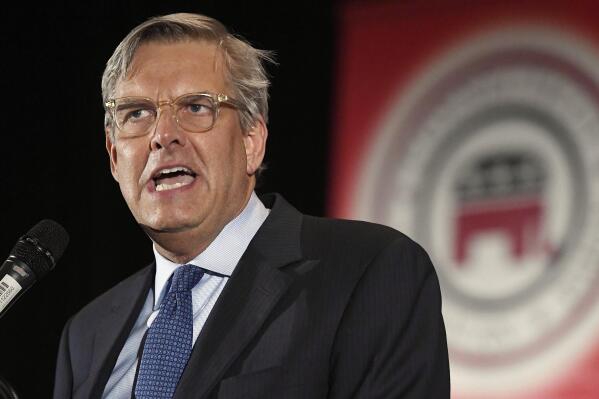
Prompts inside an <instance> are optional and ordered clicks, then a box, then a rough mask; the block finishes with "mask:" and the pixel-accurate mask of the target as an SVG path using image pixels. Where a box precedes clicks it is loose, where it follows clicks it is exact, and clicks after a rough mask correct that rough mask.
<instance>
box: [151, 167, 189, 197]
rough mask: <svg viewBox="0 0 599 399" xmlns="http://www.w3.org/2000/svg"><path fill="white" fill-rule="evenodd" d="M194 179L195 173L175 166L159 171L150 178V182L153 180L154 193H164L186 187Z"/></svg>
mask: <svg viewBox="0 0 599 399" xmlns="http://www.w3.org/2000/svg"><path fill="white" fill-rule="evenodd" d="M195 178H196V173H195V172H194V171H192V170H191V169H188V168H186V167H184V166H175V167H173V168H165V169H161V170H159V171H158V173H156V174H155V175H154V176H153V177H152V180H154V187H156V191H166V190H174V189H176V188H179V187H183V186H187V185H189V184H191V183H193V181H194V180H195Z"/></svg>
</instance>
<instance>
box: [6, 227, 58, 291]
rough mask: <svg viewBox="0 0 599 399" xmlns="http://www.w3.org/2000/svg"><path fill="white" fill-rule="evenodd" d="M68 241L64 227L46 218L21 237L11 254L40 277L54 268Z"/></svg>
mask: <svg viewBox="0 0 599 399" xmlns="http://www.w3.org/2000/svg"><path fill="white" fill-rule="evenodd" d="M68 243H69V234H68V233H67V231H66V230H65V229H64V227H62V226H61V225H60V224H58V223H56V222H55V221H53V220H50V219H44V220H42V221H40V222H39V223H38V224H36V225H35V226H33V227H32V228H31V229H30V230H29V231H28V232H27V233H26V234H25V235H23V236H22V237H21V238H20V239H19V241H18V242H17V243H16V244H15V246H14V247H13V249H12V251H11V252H10V254H11V255H13V256H15V257H16V258H17V259H19V260H21V261H22V262H23V263H25V264H26V265H28V266H29V267H30V268H31V269H32V270H33V272H34V273H35V275H36V277H37V278H38V279H39V278H40V277H42V276H43V275H45V274H46V273H47V272H49V271H50V270H52V269H53V268H54V266H55V265H56V262H57V261H58V259H59V258H60V257H61V256H62V254H63V253H64V250H65V249H66V247H67V245H68Z"/></svg>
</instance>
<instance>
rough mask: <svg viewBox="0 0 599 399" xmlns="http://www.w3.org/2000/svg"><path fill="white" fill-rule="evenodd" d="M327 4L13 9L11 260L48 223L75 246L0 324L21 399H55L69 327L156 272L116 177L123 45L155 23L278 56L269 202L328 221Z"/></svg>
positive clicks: (7, 372) (330, 55)
mask: <svg viewBox="0 0 599 399" xmlns="http://www.w3.org/2000/svg"><path fill="white" fill-rule="evenodd" d="M337 8H338V6H335V5H333V4H329V3H325V2H315V3H306V2H277V1H273V2H262V3H260V2H254V1H251V2H221V1H195V2H183V1H163V2H161V3H160V4H158V3H157V2H156V3H155V4H154V3H151V2H143V1H137V2H116V1H115V2H101V3H91V2H90V3H89V4H88V3H87V2H82V3H80V4H72V5H68V4H41V5H39V4H36V3H34V2H20V3H18V4H15V5H14V6H13V7H12V9H11V10H9V9H7V8H4V10H3V18H2V23H1V24H0V40H1V43H2V44H1V47H0V49H1V51H2V62H1V63H0V79H1V85H2V91H1V96H2V113H1V117H0V130H1V132H0V138H1V140H2V150H1V151H2V157H1V160H2V161H1V162H2V164H1V166H2V172H1V176H2V177H1V178H0V183H1V186H2V195H1V198H2V200H1V201H2V202H1V205H2V206H1V209H2V211H3V217H2V221H3V226H2V229H0V235H1V236H0V250H1V251H0V256H2V257H3V258H2V259H5V258H6V256H7V255H8V254H9V252H10V250H11V248H12V246H13V245H14V243H15V241H16V240H17V238H18V237H19V236H20V235H21V234H23V233H25V232H26V231H27V230H28V229H29V228H30V227H32V226H33V225H34V224H35V223H37V222H38V221H39V220H41V219H43V218H51V219H54V220H56V221H58V222H59V223H61V224H62V225H63V226H64V227H65V228H66V229H67V231H68V232H69V233H70V236H71V242H70V244H69V247H68V249H67V251H66V253H65V254H64V256H63V258H62V259H61V261H60V262H59V264H58V266H57V268H56V269H55V270H54V271H53V272H51V273H50V274H48V275H47V276H46V277H45V278H44V280H43V281H41V282H39V283H38V284H36V285H35V286H34V287H33V288H32V289H31V290H30V291H29V292H27V294H26V295H24V296H23V297H22V298H21V300H20V301H19V302H18V303H16V305H14V306H13V307H12V308H11V309H10V311H9V312H8V313H7V314H6V315H5V316H4V317H3V318H2V319H1V320H0V342H1V343H2V348H1V349H0V350H1V353H2V360H3V361H2V362H0V375H1V376H3V377H4V378H6V379H7V380H8V381H10V382H11V383H12V384H13V385H14V386H15V387H16V389H17V391H19V393H20V394H21V396H22V397H23V398H49V397H51V391H52V386H53V376H54V361H55V357H56V352H57V348H58V341H59V337H60V333H61V330H62V327H63V325H64V323H65V322H66V321H67V319H68V318H69V317H70V316H71V315H72V314H74V313H75V312H76V311H77V310H79V309H80V308H81V307H82V306H84V305H85V304H86V303H88V302H89V301H90V300H91V299H93V298H94V297H96V296H98V295H99V294H100V293H102V292H103V291H105V290H106V289H108V288H110V287H111V286H113V285H114V284H116V283H117V282H118V281H120V280H121V279H123V278H124V277H126V276H128V275H130V274H132V273H133V272H134V271H136V270H138V269H139V268H141V267H143V266H145V265H146V264H147V263H149V262H150V261H151V260H152V256H153V255H152V250H151V242H150V240H149V239H148V238H146V236H145V235H144V234H143V233H142V231H141V229H140V228H139V227H138V226H137V225H136V224H135V222H134V220H133V218H132V216H131V215H130V213H129V210H128V208H127V207H126V204H125V202H124V200H123V199H122V197H121V194H120V191H119V189H118V186H117V184H116V183H115V182H114V181H113V180H112V177H111V175H110V172H109V168H108V157H107V155H106V152H105V149H104V136H103V130H102V123H103V109H102V105H101V94H100V77H101V74H102V71H103V69H104V65H105V62H106V60H107V59H108V58H109V56H110V55H111V54H112V51H113V49H114V48H115V47H116V45H117V44H118V43H119V42H120V40H121V39H122V38H123V37H124V36H125V35H126V34H127V33H128V32H129V30H131V29H132V28H133V27H134V26H135V25H137V24H139V23H141V22H143V21H144V20H146V19H147V18H149V17H151V16H154V15H160V14H167V13H172V12H182V11H185V12H199V13H205V14H207V15H210V16H212V17H215V18H217V19H219V20H220V21H222V22H223V23H225V25H227V26H228V27H229V28H231V30H232V31H233V32H235V33H237V34H240V35H242V36H244V37H246V38H247V39H248V40H250V41H251V42H252V43H253V44H254V45H255V46H257V47H260V48H264V49H270V50H274V51H275V52H276V58H277V60H278V63H279V65H277V66H273V67H270V68H269V71H270V74H271V75H272V83H273V85H272V89H271V102H270V104H271V112H270V123H269V132H270V134H269V140H268V147H267V156H266V162H267V165H268V170H267V171H266V173H265V174H264V176H263V181H262V184H261V187H259V189H258V192H270V191H278V192H280V193H282V194H283V195H284V196H285V197H286V198H287V199H288V200H289V201H290V202H291V203H292V204H294V205H295V206H296V207H298V208H299V209H300V210H302V211H304V212H306V213H311V214H316V215H323V214H325V213H326V191H327V182H328V181H329V179H330V178H331V177H330V176H328V172H327V164H328V161H327V157H328V152H329V134H330V131H331V128H332V126H331V125H332V123H331V119H332V118H331V115H332V112H331V110H332V109H333V105H334V101H333V95H332V93H333V90H334V69H335V65H334V59H335V52H336V50H335V39H334V37H335V20H336V18H335V15H336V10H337Z"/></svg>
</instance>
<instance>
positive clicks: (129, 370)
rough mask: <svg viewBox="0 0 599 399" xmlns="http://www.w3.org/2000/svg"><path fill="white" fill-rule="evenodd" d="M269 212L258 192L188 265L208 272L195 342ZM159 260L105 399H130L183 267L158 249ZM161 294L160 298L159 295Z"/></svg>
mask: <svg viewBox="0 0 599 399" xmlns="http://www.w3.org/2000/svg"><path fill="white" fill-rule="evenodd" d="M268 213H269V210H268V209H266V208H265V207H264V205H263V204H262V202H260V200H259V199H258V197H257V196H256V194H255V193H252V195H251V197H250V200H249V201H248V203H247V205H246V207H245V208H244V210H243V211H242V212H241V213H240V214H239V215H238V216H237V217H236V218H235V219H233V220H231V221H230V222H229V223H228V224H227V225H226V226H225V227H224V228H223V230H222V231H221V232H220V234H219V235H218V236H217V237H216V238H215V239H214V241H212V243H211V244H210V245H209V246H208V247H207V248H206V249H205V250H204V251H203V252H202V253H200V254H199V255H198V256H197V257H195V258H194V259H193V260H191V261H190V262H188V264H192V265H195V266H198V267H201V268H202V269H204V270H205V273H204V275H203V276H202V279H201V280H200V282H199V283H198V284H197V285H196V286H195V287H194V288H193V289H192V290H191V300H192V311H193V343H195V342H196V339H197V338H198V335H200V331H201V330H202V327H203V326H204V323H205V322H206V319H207V318H208V315H209V314H210V311H211V310H212V308H213V307H214V304H215V303H216V300H217V299H218V297H219V296H220V293H221V292H222V290H223V288H224V287H225V285H226V284H227V281H228V280H229V277H231V274H233V271H234V270H235V267H236V266H237V263H238V262H239V259H241V256H242V255H243V253H244V252H245V250H246V248H247V246H248V245H249V243H250V241H251V240H252V238H253V237H254V235H255V234H256V232H257V231H258V229H259V228H260V226H261V225H262V223H263V222H264V220H265V219H266V217H267V216H268ZM154 255H155V257H156V275H155V277H154V287H153V289H151V290H150V292H149V293H148V296H147V298H146V301H145V303H144V305H143V308H142V310H141V312H140V314H139V316H138V318H137V321H136V322H135V325H134V326H133V328H132V329H131V332H130V333H129V338H127V341H126V342H125V345H124V346H123V349H122V350H121V353H120V354H119V357H118V359H117V361H116V364H115V366H114V369H113V370H112V374H111V375H110V378H109V379H108V382H107V383H106V387H105V388H104V394H103V395H102V397H103V398H107V399H130V398H131V391H132V388H133V380H134V379H135V371H136V369H137V363H138V359H137V353H138V351H139V346H140V344H141V341H142V339H143V336H144V334H145V333H146V330H147V329H148V327H149V326H150V325H152V322H153V321H154V319H155V318H156V315H157V314H158V311H159V309H160V304H161V303H162V298H163V297H164V295H165V294H166V293H165V292H164V289H165V286H166V285H167V282H168V280H169V278H170V276H171V275H172V274H173V273H174V271H175V269H176V268H177V267H179V266H181V265H179V264H176V263H173V262H171V261H169V260H168V259H166V258H165V257H163V256H162V255H160V254H159V253H158V252H157V251H156V247H155V246H154ZM155 293H159V295H155Z"/></svg>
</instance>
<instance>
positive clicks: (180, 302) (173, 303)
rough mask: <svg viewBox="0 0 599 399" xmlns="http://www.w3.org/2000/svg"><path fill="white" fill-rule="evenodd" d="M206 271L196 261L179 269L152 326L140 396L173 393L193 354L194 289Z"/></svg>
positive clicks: (143, 360)
mask: <svg viewBox="0 0 599 399" xmlns="http://www.w3.org/2000/svg"><path fill="white" fill-rule="evenodd" d="M203 274H204V272H203V271H202V269H200V268H199V267H197V266H193V265H183V266H180V267H178V268H177V269H176V270H175V273H174V274H173V277H172V281H171V286H170V289H169V291H168V294H167V295H166V297H165V298H164V299H163V301H162V304H161V306H160V311H159V313H158V316H156V319H155V320H154V322H153V323H152V326H151V327H150V328H149V330H148V335H147V337H146V341H145V344H144V349H143V355H142V357H141V361H140V364H139V372H138V375H137V384H136V386H135V397H136V399H158V398H160V399H162V398H164V399H166V398H168V399H170V398H172V397H173V395H174V393H175V388H176V387H177V384H178V383H179V379H180V378H181V374H183V370H184V369H185V366H186V365H187V361H188V360H189V355H190V354H191V348H192V339H193V315H192V309H191V289H192V288H193V287H194V286H195V285H196V284H197V283H198V282H199V281H200V279H201V278H202V275H203Z"/></svg>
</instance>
